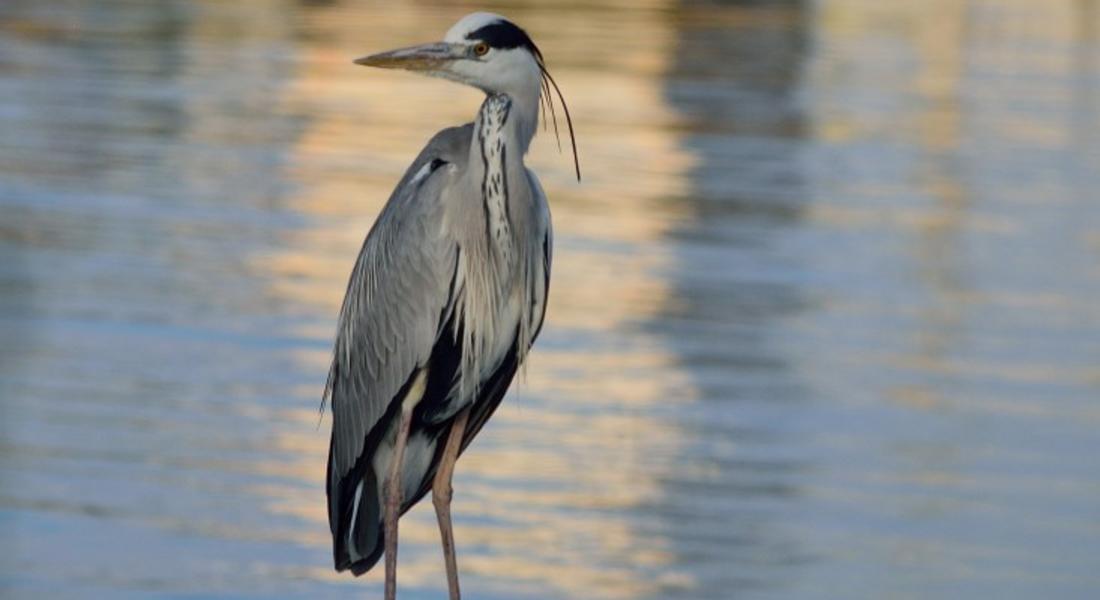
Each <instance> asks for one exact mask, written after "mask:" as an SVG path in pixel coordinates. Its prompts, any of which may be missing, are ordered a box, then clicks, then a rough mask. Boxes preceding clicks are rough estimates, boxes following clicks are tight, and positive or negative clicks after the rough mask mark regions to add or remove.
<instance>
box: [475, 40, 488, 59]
mask: <svg viewBox="0 0 1100 600" xmlns="http://www.w3.org/2000/svg"><path fill="white" fill-rule="evenodd" d="M488 53H489V44H486V43H485V42H478V43H477V45H476V46H474V54H476V55H478V56H485V55H486V54H488Z"/></svg>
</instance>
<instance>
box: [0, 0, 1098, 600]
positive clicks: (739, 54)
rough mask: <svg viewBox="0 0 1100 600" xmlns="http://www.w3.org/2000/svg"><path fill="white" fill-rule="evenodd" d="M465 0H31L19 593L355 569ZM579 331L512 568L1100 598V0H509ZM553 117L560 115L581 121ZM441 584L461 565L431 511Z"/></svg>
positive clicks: (508, 523) (464, 99)
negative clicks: (346, 507) (364, 295)
mask: <svg viewBox="0 0 1100 600" xmlns="http://www.w3.org/2000/svg"><path fill="white" fill-rule="evenodd" d="M473 8H474V7H472V6H468V5H463V4H459V3H443V4H431V3H392V2H387V3H372V2H349V1H345V2H300V3H295V2H289V1H277V0H268V1H259V0H257V1H253V0H247V1H243V2H234V3H227V2H214V1H199V2H184V1H178V2H171V1H166V2H158V3H151V2H140V1H137V0H132V1H124V0H109V1H102V2H96V3H80V2H72V3H45V2H33V1H30V0H8V1H7V2H5V3H4V4H3V6H2V7H0V215H2V217H0V254H2V256H3V260H2V261H0V332H2V336H3V344H2V349H0V353H2V355H0V359H2V361H3V362H2V367H0V393H2V398H0V418H2V425H0V436H2V437H0V533H2V536H3V540H4V544H3V545H4V547H5V550H4V551H3V552H0V593H2V595H3V596H4V597H12V598H23V597H35V596H37V597H50V598H70V597H71V598H83V597H103V598H126V597H234V598H245V597H257V598H259V597H285V598H324V597H345V596H348V595H349V594H363V593H378V592H380V588H381V586H380V574H379V573H372V574H370V575H369V576H367V577H365V578H363V579H359V580H354V579H352V578H351V577H348V576H344V575H337V574H336V573H334V572H332V570H331V567H330V549H329V536H328V529H327V523H326V515H325V505H324V490H323V476H324V464H325V452H326V449H327V440H328V427H329V420H328V417H327V416H326V417H324V418H322V417H320V416H319V415H318V412H317V407H318V403H319V399H320V392H321V387H322V385H323V382H324V377H325V374H326V371H327V361H328V358H329V352H330V349H331V341H332V334H333V331H334V328H335V318H336V314H337V311H338V308H339V302H340V300H341V298H342V295H343V291H344V286H345V283H346V278H347V275H348V273H349V271H350V269H351V265H352V262H353V260H354V257H355V253H356V252H357V250H358V247H359V244H360V242H361V241H362V238H363V236H364V235H365V233H366V231H367V229H368V228H369V227H370V224H371V223H372V221H373V219H374V217H375V215H376V214H377V212H378V210H379V209H380V208H381V205H382V202H384V200H385V198H386V197H387V196H388V194H389V192H390V190H391V188H392V186H393V185H394V183H395V182H396V180H397V179H398V177H399V175H400V173H401V172H402V171H403V169H404V168H405V166H406V165H407V164H408V162H409V161H410V160H411V158H412V157H413V156H414V155H415V154H416V152H417V151H418V150H419V148H420V147H421V146H422V144H423V143H424V141H425V140H426V139H427V138H428V137H430V136H431V135H432V134H433V133H434V132H435V131H437V130H438V129H440V128H442V127H445V126H449V125H452V124H456V123H461V122H464V121H466V120H469V119H470V118H471V117H472V115H473V114H474V111H475V110H476V108H477V105H478V103H479V97H478V94H477V93H476V92H474V91H468V90H462V89H459V88H456V87H455V86H454V85H453V84H450V83H447V82H442V81H434V80H427V79H422V78H418V77H414V76H411V75H408V74H403V73H390V72H382V71H370V70H366V69H363V68H361V67H356V66H354V65H351V64H350V59H351V58H354V57H356V56H360V55H362V54H365V53H368V52H372V51H377V50H381V49H386V48H390V47H394V46H399V45H405V44H410V43H415V42H419V41H425V40H428V39H432V38H435V37H438V36H440V35H442V32H444V31H445V30H446V29H447V28H448V27H449V26H450V24H451V23H452V22H453V21H454V20H456V19H457V18H458V17H460V16H461V15H463V14H465V13H466V12H469V11H470V10H472V9H473ZM492 8H493V10H497V11H499V12H503V13H506V14H508V15H509V16H511V17H513V18H514V19H515V20H517V21H518V22H520V23H521V24H522V25H524V26H525V27H527V28H528V29H529V31H530V32H531V34H532V36H533V37H534V38H535V40H536V41H537V42H538V43H539V45H540V47H541V48H542V50H543V52H544V53H545V54H546V56H547V57H548V60H549V63H550V66H551V68H552V69H553V72H554V74H555V77H556V79H557V80H558V82H559V83H560V84H561V86H562V88H563V90H564V91H565V93H566V95H567V98H568V99H569V102H570V108H571V111H572V114H573V115H574V118H575V120H576V125H577V130H578V137H579V140H578V141H579V145H580V151H581V158H582V168H583V170H584V181H583V183H581V184H577V183H576V182H575V181H573V179H572V163H571V158H570V157H569V156H568V154H567V152H568V149H567V148H566V153H564V154H559V153H558V151H557V148H556V146H555V143H554V141H553V136H552V135H548V134H543V135H541V136H540V137H539V138H537V139H536V142H535V143H534V145H533V148H532V152H531V155H530V156H529V163H530V164H531V165H533V167H534V168H535V169H536V170H537V171H538V173H539V175H540V177H541V178H542V182H543V185H544V187H545V188H546V190H547V193H548V195H549V197H550V199H551V204H552V210H553V214H554V224H555V230H556V243H555V261H554V262H555V264H554V269H555V270H554V281H553V290H552V294H551V303H550V307H549V312H548V316H547V325H546V327H545V329H544V332H543V334H542V337H541V339H540V340H539V343H538V345H537V349H536V351H535V352H534V353H533V354H532V356H531V360H530V363H529V364H528V366H527V369H526V375H525V377H522V378H521V379H522V382H521V383H520V384H519V385H517V386H516V387H515V389H514V391H513V392H512V394H511V395H510V396H509V398H508V400H507V401H506V402H505V405H504V406H503V407H502V409H501V410H500V411H498V413H497V415H496V416H495V417H494V419H493V421H492V424H491V425H489V426H488V427H487V428H486V429H485V431H484V432H483V433H482V435H481V436H480V437H479V439H478V441H477V443H475V444H474V446H472V448H471V450H470V452H469V453H468V454H467V455H465V456H464V458H463V459H462V462H461V463H460V466H459V468H458V471H457V476H456V484H455V487H456V500H455V502H456V506H455V510H456V527H457V537H458V542H459V560H460V565H461V568H462V571H463V584H464V589H465V590H466V591H467V592H468V595H469V596H470V597H477V598H501V599H505V598H562V599H568V598H577V599H589V598H608V599H619V598H671V597H675V598H819V597H823V598H910V597H911V598H924V597H991V596H997V597H1006V598H1007V597H1020V598H1034V597H1088V596H1090V595H1092V594H1094V593H1095V591H1096V590H1097V589H1100V558H1098V557H1100V466H1098V463H1097V461H1096V458H1095V456H1096V455H1097V454H1098V453H1100V404H1098V403H1097V400H1098V399H1100V303H1098V302H1097V298H1100V202H1097V199H1098V198H1097V190H1098V189H1100V7H1098V6H1097V3H1096V2H1095V1H1092V0H1077V1H1074V0H1058V1H1054V2H1046V3H1032V2H1025V1H1023V0H999V1H993V0H975V1H971V2H961V1H959V2H954V1H947V0H934V1H932V2H913V3H908V4H907V3H900V2H891V3H883V2H875V1H871V0H822V1H820V2H808V1H806V2H799V1H791V2H702V1H699V2H695V1H684V2H674V1H671V0H667V1H665V0H652V1H651V2H647V3H621V2H614V1H606V2H597V3H589V4H586V5H584V6H583V7H582V6H579V5H570V6H569V7H565V6H562V7H556V6H553V5H547V4H546V3H521V2H503V3H494V4H492ZM548 133H549V132H548ZM399 574H400V582H401V587H402V593H403V596H405V595H407V597H410V598H436V597H441V595H442V594H443V590H444V589H445V580H444V577H443V572H442V561H441V559H440V553H439V549H438V542H437V533H436V529H435V522H434V517H433V515H432V513H431V507H430V504H428V503H426V504H424V505H422V506H420V507H418V508H417V509H415V510H413V511H412V512H411V513H409V515H408V516H407V517H406V518H405V519H404V520H403V524H402V551H401V567H400V571H399Z"/></svg>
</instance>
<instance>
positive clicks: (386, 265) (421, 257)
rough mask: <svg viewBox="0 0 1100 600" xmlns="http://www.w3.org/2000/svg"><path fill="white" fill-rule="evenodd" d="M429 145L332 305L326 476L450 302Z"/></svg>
mask: <svg viewBox="0 0 1100 600" xmlns="http://www.w3.org/2000/svg"><path fill="white" fill-rule="evenodd" d="M431 148H432V147H431V144H429V147H428V148H426V149H425V151H424V152H423V153H422V154H421V156H420V157H418V159H417V160H416V161H415V162H414V163H413V165H412V167H410V168H409V171H408V173H407V174H406V176H405V178H404V179H402V181H401V183H400V184H398V187H397V189H396V190H395V191H394V194H393V196H391V198H390V200H389V202H388V203H387V204H386V207H385V208H384V209H383V211H382V214H381V215H380V216H379V218H378V220H377V221H376V222H375V225H374V227H373V228H372V229H371V231H370V233H369V234H368V235H367V239H366V241H365V242H364V244H363V248H362V250H361V251H360V253H359V258H358V259H357V261H356V263H355V268H354V270H353V271H352V276H351V280H350V282H349V283H348V290H347V295H346V296H345V298H344V304H343V307H342V308H341V310H340V321H339V329H338V331H337V336H336V347H335V351H334V355H333V360H332V367H331V368H330V370H329V376H328V382H327V384H326V386H325V393H324V399H323V400H322V409H323V407H324V403H325V402H326V401H327V402H328V403H329V405H330V406H331V410H332V415H333V430H332V447H331V449H330V452H331V456H330V461H331V464H330V472H329V478H330V481H329V483H330V485H331V484H332V483H333V480H334V479H339V478H341V477H343V476H345V475H347V474H348V472H349V471H351V470H352V468H353V467H354V466H355V464H356V461H357V460H358V459H359V457H360V455H361V454H362V453H363V451H364V444H365V441H366V438H367V435H368V434H369V433H370V431H371V429H372V428H373V427H374V426H375V425H376V424H377V423H378V422H379V420H380V419H381V418H382V416H383V415H384V414H385V412H386V410H387V408H388V407H389V405H390V403H391V402H392V401H393V399H394V397H395V396H396V395H397V393H398V392H399V391H400V389H401V387H402V386H403V385H404V384H405V383H406V382H407V381H408V380H409V378H410V376H412V375H413V374H414V373H415V372H416V370H417V368H418V367H420V366H422V365H423V364H425V363H426V362H427V360H428V358H429V356H430V355H431V352H432V348H433V346H434V344H435V340H436V338H437V337H438V334H439V331H440V326H441V323H442V319H445V318H446V315H447V314H448V313H449V311H450V310H451V309H452V307H453V303H454V297H453V296H454V294H453V291H452V290H451V286H452V285H453V283H454V281H455V278H454V272H455V268H456V264H457V252H458V250H457V246H456V244H455V243H454V242H453V241H451V240H449V239H448V236H446V235H445V233H444V232H443V231H442V230H441V225H442V223H443V215H442V210H443V208H444V206H443V202H442V198H441V196H442V195H443V193H444V192H443V185H444V182H445V181H446V180H447V176H446V174H445V173H440V174H438V175H437V174H436V172H437V171H438V170H439V169H441V168H443V166H444V165H446V164H447V163H446V161H443V160H440V159H439V158H437V157H434V156H431V153H430V152H429V150H431Z"/></svg>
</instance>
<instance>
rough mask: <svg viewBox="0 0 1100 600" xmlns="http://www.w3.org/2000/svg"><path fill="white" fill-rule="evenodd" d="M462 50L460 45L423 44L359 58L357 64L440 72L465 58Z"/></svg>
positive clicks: (356, 60)
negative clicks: (452, 62)
mask: <svg viewBox="0 0 1100 600" xmlns="http://www.w3.org/2000/svg"><path fill="white" fill-rule="evenodd" d="M460 48H461V46H459V45H458V44H448V43H446V42H437V43H434V44H421V45H419V46H411V47H409V48H399V49H397V50H390V51H389V52H380V53H378V54H371V55H370V56H364V57H362V58H357V59H355V64H357V65H363V66H365V67H379V68H382V69H405V70H408V71H438V70H439V69H440V68H441V67H443V65H445V64H447V63H449V62H450V61H452V60H455V59H457V58H463V57H464V56H465V53H464V52H462V51H460Z"/></svg>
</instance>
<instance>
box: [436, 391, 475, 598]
mask: <svg viewBox="0 0 1100 600" xmlns="http://www.w3.org/2000/svg"><path fill="white" fill-rule="evenodd" d="M469 418H470V407H468V406H467V407H466V408H464V409H462V412H460V413H458V416H456V417H455V420H454V425H452V426H451V432H450V434H448V435H447V445H446V446H445V447H444V448H443V458H441V459H440V460H439V469H438V470H436V472H435V479H434V480H433V481H432V504H434V505H435V516H436V518H437V519H439V535H440V537H441V538H442V539H443V560H444V562H446V563H447V590H448V592H449V593H450V600H459V598H460V594H459V592H458V562H457V561H456V560H455V536H454V531H453V530H452V529H451V492H452V489H451V477H452V476H453V475H454V472H455V461H456V460H458V450H459V448H460V447H461V446H462V434H463V433H464V432H465V431H466V421H467V420H468V419H469Z"/></svg>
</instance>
